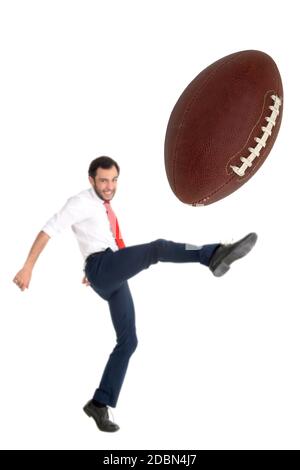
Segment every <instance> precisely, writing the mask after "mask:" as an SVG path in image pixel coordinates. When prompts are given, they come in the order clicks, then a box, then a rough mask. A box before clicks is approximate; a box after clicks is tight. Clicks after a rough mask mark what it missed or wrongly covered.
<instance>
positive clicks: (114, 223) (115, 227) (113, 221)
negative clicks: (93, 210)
mask: <svg viewBox="0 0 300 470" xmlns="http://www.w3.org/2000/svg"><path fill="white" fill-rule="evenodd" d="M103 204H104V207H105V209H106V213H107V217H108V220H109V223H110V228H111V230H112V233H113V235H114V237H115V240H116V243H117V245H118V247H119V248H125V243H124V241H123V238H122V235H121V232H120V227H119V223H118V219H117V217H116V214H115V213H114V211H113V210H112V208H111V205H110V202H109V201H104V203H103Z"/></svg>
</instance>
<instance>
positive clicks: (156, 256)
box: [86, 239, 219, 300]
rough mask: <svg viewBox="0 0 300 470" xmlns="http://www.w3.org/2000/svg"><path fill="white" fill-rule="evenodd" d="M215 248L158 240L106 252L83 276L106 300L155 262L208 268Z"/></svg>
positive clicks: (90, 265)
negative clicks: (123, 284) (201, 265)
mask: <svg viewBox="0 0 300 470" xmlns="http://www.w3.org/2000/svg"><path fill="white" fill-rule="evenodd" d="M218 246H219V243H215V244H211V245H203V246H201V247H196V246H195V245H188V244H186V243H175V242H173V241H168V240H164V239H158V240H155V241H153V242H150V243H144V244H141V245H134V246H129V247H126V248H123V249H121V250H118V251H115V252H113V251H112V250H108V251H106V252H105V253H104V254H101V255H100V256H99V258H97V257H95V258H94V259H92V260H91V262H89V263H88V265H87V268H86V273H87V277H88V279H89V281H90V283H91V286H92V287H93V286H95V287H96V288H98V289H100V290H101V293H102V295H103V297H104V298H106V299H107V300H108V299H109V297H110V295H111V294H112V293H113V292H114V291H115V290H116V289H118V288H119V287H120V286H121V285H122V283H123V282H124V281H126V280H128V279H130V278H131V277H133V276H135V275H136V274H138V273H139V272H140V271H142V270H144V269H147V268H149V266H151V265H152V264H156V263H157V262H158V261H162V262H172V263H200V264H203V265H206V266H208V265H209V260H210V258H211V256H212V254H213V252H214V251H215V250H216V248H217V247H218Z"/></svg>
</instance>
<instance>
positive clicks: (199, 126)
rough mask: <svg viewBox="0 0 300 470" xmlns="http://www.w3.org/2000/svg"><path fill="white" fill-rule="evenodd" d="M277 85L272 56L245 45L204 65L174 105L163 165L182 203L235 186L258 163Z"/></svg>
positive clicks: (271, 127)
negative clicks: (242, 49)
mask: <svg viewBox="0 0 300 470" xmlns="http://www.w3.org/2000/svg"><path fill="white" fill-rule="evenodd" d="M282 110H283V89H282V82H281V77H280V73H279V71H278V68H277V66H276V64H275V62H274V60H273V59H272V58H271V57H270V56H269V55H268V54H266V53H264V52H261V51H256V50H248V51H241V52H236V53H234V54H230V55H228V56H226V57H223V58H222V59H220V60H218V61H216V62H214V63H213V64H211V65H210V66H208V67H207V68H206V69H204V70H203V71H202V72H201V73H200V74H199V75H197V77H196V78H194V80H193V81H192V82H191V83H190V84H189V85H188V86H187V87H186V89H185V90H184V91H183V93H182V94H181V96H180V97H179V99H178V101H177V103H176V104H175V106H174V108H173V110H172V113H171V115H170V119H169V122H168V126H167V130H166V135H165V146H164V154H165V168H166V173H167V178H168V181H169V184H170V186H171V189H172V191H173V192H174V194H175V195H176V196H177V197H178V199H179V200H180V201H182V202H183V203H186V204H189V205H192V206H202V205H207V204H211V203H213V202H216V201H218V200H220V199H222V198H224V197H226V196H228V195H229V194H231V193H233V192H234V191H236V190H237V189H239V188H240V187H241V186H242V185H243V184H244V183H246V182H247V181H248V180H249V178H251V177H252V176H253V175H254V174H255V173H256V171H257V170H258V169H259V168H260V167H261V165H262V164H263V162H264V161H265V159H266V157H267V156H268V154H269V152H270V150H271V148H272V146H273V144H274V142H275V140H276V137H277V134H278V131H279V128H280V124H281V119H282Z"/></svg>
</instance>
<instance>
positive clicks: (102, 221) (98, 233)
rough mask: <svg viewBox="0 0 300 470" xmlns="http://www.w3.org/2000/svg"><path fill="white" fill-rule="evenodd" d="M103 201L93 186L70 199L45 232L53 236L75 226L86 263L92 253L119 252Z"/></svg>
mask: <svg viewBox="0 0 300 470" xmlns="http://www.w3.org/2000/svg"><path fill="white" fill-rule="evenodd" d="M103 202H104V201H103V200H102V199H100V198H99V196H98V195H97V193H96V192H95V190H94V188H93V187H91V188H90V189H86V190H84V191H81V192H80V193H78V194H76V195H75V196H72V197H70V198H69V199H68V200H67V202H66V203H65V205H64V206H63V207H62V208H61V209H60V211H59V212H57V213H56V214H54V216H53V217H51V219H49V220H48V222H47V223H46V224H45V225H44V227H43V228H42V229H41V230H42V231H43V232H45V233H47V235H49V237H53V236H54V235H57V234H59V233H61V232H63V231H64V230H65V229H66V228H68V227H71V228H72V230H73V232H74V234H75V236H76V238H77V241H78V244H79V248H80V251H81V253H82V256H83V258H84V260H85V259H86V258H87V257H88V255H90V254H91V253H95V252H96V251H104V250H106V248H111V249H112V250H113V251H117V250H118V249H119V248H118V245H117V243H116V241H115V238H114V236H113V233H112V231H111V228H110V223H109V220H108V217H107V214H106V209H105V206H104V204H103Z"/></svg>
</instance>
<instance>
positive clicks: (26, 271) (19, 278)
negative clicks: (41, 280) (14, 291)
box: [13, 267, 32, 291]
mask: <svg viewBox="0 0 300 470" xmlns="http://www.w3.org/2000/svg"><path fill="white" fill-rule="evenodd" d="M31 274H32V270H31V269H30V268H26V267H24V268H22V269H21V270H20V271H19V272H18V273H17V274H16V275H15V277H14V279H13V282H15V283H16V285H17V286H18V287H19V288H20V289H21V291H23V290H25V288H26V289H28V287H29V284H30V279H31Z"/></svg>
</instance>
